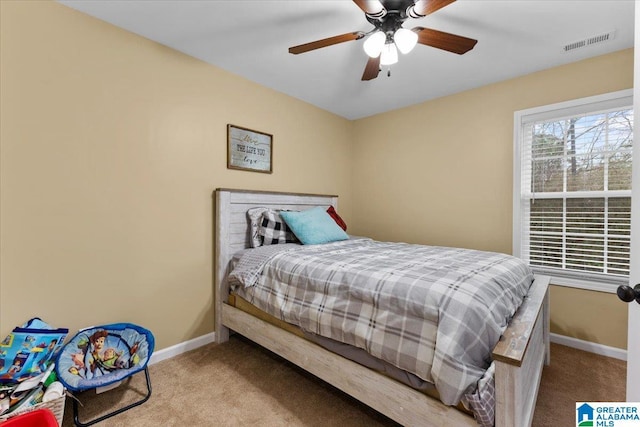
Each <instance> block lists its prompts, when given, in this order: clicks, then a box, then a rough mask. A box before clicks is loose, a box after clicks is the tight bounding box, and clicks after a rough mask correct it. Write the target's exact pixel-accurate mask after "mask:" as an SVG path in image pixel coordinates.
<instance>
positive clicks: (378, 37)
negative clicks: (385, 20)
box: [362, 31, 387, 58]
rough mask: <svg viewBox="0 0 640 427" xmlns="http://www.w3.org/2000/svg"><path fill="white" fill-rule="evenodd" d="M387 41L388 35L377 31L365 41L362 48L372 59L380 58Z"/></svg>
mask: <svg viewBox="0 0 640 427" xmlns="http://www.w3.org/2000/svg"><path fill="white" fill-rule="evenodd" d="M386 40H387V36H386V34H385V33H383V32H382V31H377V32H375V33H373V34H371V35H370V36H369V38H368V39H366V40H365V41H364V44H363V45H362V47H363V48H364V51H365V52H366V53H367V55H369V56H370V57H371V58H377V57H378V56H380V52H382V48H383V47H384V42H385V41H386Z"/></svg>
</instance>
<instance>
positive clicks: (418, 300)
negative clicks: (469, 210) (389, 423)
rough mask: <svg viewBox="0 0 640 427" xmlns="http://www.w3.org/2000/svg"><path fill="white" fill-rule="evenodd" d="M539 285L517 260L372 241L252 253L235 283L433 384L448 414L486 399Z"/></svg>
mask: <svg viewBox="0 0 640 427" xmlns="http://www.w3.org/2000/svg"><path fill="white" fill-rule="evenodd" d="M532 281H533V274H532V272H531V270H530V269H529V267H528V266H527V265H526V264H525V263H524V262H522V261H521V260H520V259H518V258H515V257H512V256H509V255H505V254H499V253H493V252H482V251H476V250H468V249H459V248H445V247H434V246H422V245H411V244H406V243H389V242H377V241H373V240H369V239H355V240H345V241H342V242H335V243H329V244H324V245H312V246H302V245H295V244H286V245H274V246H267V247H261V248H256V249H251V250H248V251H245V252H244V253H243V255H242V256H241V257H240V259H239V261H238V262H237V264H236V266H235V268H234V270H233V271H232V273H231V274H230V275H229V284H230V286H231V287H232V289H234V290H236V292H238V293H239V294H240V295H241V296H243V297H244V298H245V299H247V300H248V301H249V302H251V303H252V304H254V305H256V306H257V307H258V308H260V309H262V310H263V311H266V312H267V313H269V314H271V315H273V316H275V317H278V318H280V319H282V320H284V321H286V322H288V323H292V324H295V325H298V326H299V327H300V328H302V329H303V330H306V331H309V332H312V333H314V334H318V335H321V336H325V337H328V338H332V339H334V340H337V341H341V342H344V343H347V344H351V345H354V346H357V347H359V348H362V349H365V350H366V351H367V352H369V353H370V354H371V355H373V356H375V357H378V358H380V359H382V360H385V361H387V362H389V363H391V364H393V365H395V366H397V367H399V368H401V369H404V370H406V371H409V372H411V373H413V374H415V375H417V376H419V377H420V378H422V379H424V380H426V381H430V382H432V383H433V384H435V386H436V388H437V390H438V392H439V393H440V397H441V400H442V402H443V403H445V404H447V405H456V404H458V403H459V402H460V400H461V399H462V400H463V402H464V403H467V404H468V403H469V400H468V399H466V398H465V395H469V396H472V395H474V394H476V395H477V394H478V382H479V380H480V379H481V378H483V376H484V374H485V372H486V371H487V369H488V368H489V366H490V364H491V351H492V350H493V347H494V346H495V345H496V343H497V342H498V339H499V338H500V335H501V334H502V332H503V331H504V329H505V328H506V326H507V324H508V322H509V320H510V319H511V317H512V316H513V314H514V313H515V311H516V309H517V308H518V307H519V306H520V304H521V303H522V301H523V299H524V296H525V295H526V294H527V291H528V289H529V286H530V285H531V283H532ZM474 406H475V405H474ZM474 409H475V408H474Z"/></svg>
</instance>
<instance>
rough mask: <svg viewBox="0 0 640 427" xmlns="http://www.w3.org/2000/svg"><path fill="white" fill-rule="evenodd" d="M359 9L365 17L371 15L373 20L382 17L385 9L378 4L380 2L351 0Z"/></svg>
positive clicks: (376, 0)
mask: <svg viewBox="0 0 640 427" xmlns="http://www.w3.org/2000/svg"><path fill="white" fill-rule="evenodd" d="M353 2H354V3H355V4H356V5H358V7H359V8H360V9H362V11H363V12H364V13H366V14H367V15H371V16H373V17H374V18H379V17H381V16H384V15H385V14H386V12H387V9H385V7H384V6H383V5H382V3H380V0H353Z"/></svg>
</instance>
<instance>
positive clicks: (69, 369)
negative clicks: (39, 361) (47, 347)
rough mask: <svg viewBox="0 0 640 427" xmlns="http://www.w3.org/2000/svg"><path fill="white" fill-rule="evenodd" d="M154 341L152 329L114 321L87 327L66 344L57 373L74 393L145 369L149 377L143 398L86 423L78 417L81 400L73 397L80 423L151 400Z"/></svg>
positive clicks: (112, 382)
mask: <svg viewBox="0 0 640 427" xmlns="http://www.w3.org/2000/svg"><path fill="white" fill-rule="evenodd" d="M154 344H155V341H154V338H153V334H152V333H151V332H150V331H149V330H147V329H144V328H142V327H140V326H137V325H133V324H131V323H114V324H111V325H104V326H96V327H91V328H86V329H83V330H81V331H79V332H78V333H77V334H76V336H74V337H73V338H72V339H71V341H69V342H68V343H67V344H66V345H65V346H64V347H63V349H62V351H61V352H60V354H59V355H58V359H57V361H56V373H57V375H58V378H59V380H60V382H62V384H63V385H64V386H65V387H66V388H67V389H68V390H70V391H72V392H80V391H85V390H91V389H96V388H98V387H106V386H108V385H111V384H114V383H117V382H119V381H122V380H124V379H126V378H128V377H130V376H132V375H134V374H136V373H138V372H140V371H144V374H145V377H146V380H147V394H146V396H144V397H143V398H142V399H141V400H139V401H137V402H134V403H131V404H129V405H127V406H125V407H123V408H120V409H117V410H115V411H112V412H110V413H108V414H106V415H103V416H101V417H98V418H96V419H93V420H91V421H87V422H85V423H83V422H81V421H80V420H79V417H78V401H77V400H76V399H72V400H73V421H74V423H75V424H76V426H78V427H87V426H90V425H93V424H95V423H98V422H100V421H104V420H106V419H107V418H111V417H113V416H115V415H118V414H121V413H122V412H124V411H128V410H129V409H131V408H134V407H136V406H138V405H142V404H143V403H144V402H146V401H147V400H149V397H151V379H150V378H149V370H148V368H147V363H148V362H149V358H150V357H151V354H152V353H153V347H154Z"/></svg>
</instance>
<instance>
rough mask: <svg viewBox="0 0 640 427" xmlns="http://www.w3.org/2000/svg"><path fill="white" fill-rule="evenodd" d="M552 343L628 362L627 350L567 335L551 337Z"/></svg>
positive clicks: (553, 335) (552, 335)
mask: <svg viewBox="0 0 640 427" xmlns="http://www.w3.org/2000/svg"><path fill="white" fill-rule="evenodd" d="M550 339H551V342H553V343H556V344H562V345H566V346H567V347H571V348H577V349H578V350H584V351H588V352H589V353H595V354H599V355H601V356H607V357H613V358H614V359H620V360H624V361H626V360H627V350H624V349H622V348H617V347H609V346H608V345H603V344H597V343H594V342H591V341H584V340H579V339H577V338H573V337H567V336H565V335H560V334H554V333H552V334H551V336H550Z"/></svg>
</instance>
